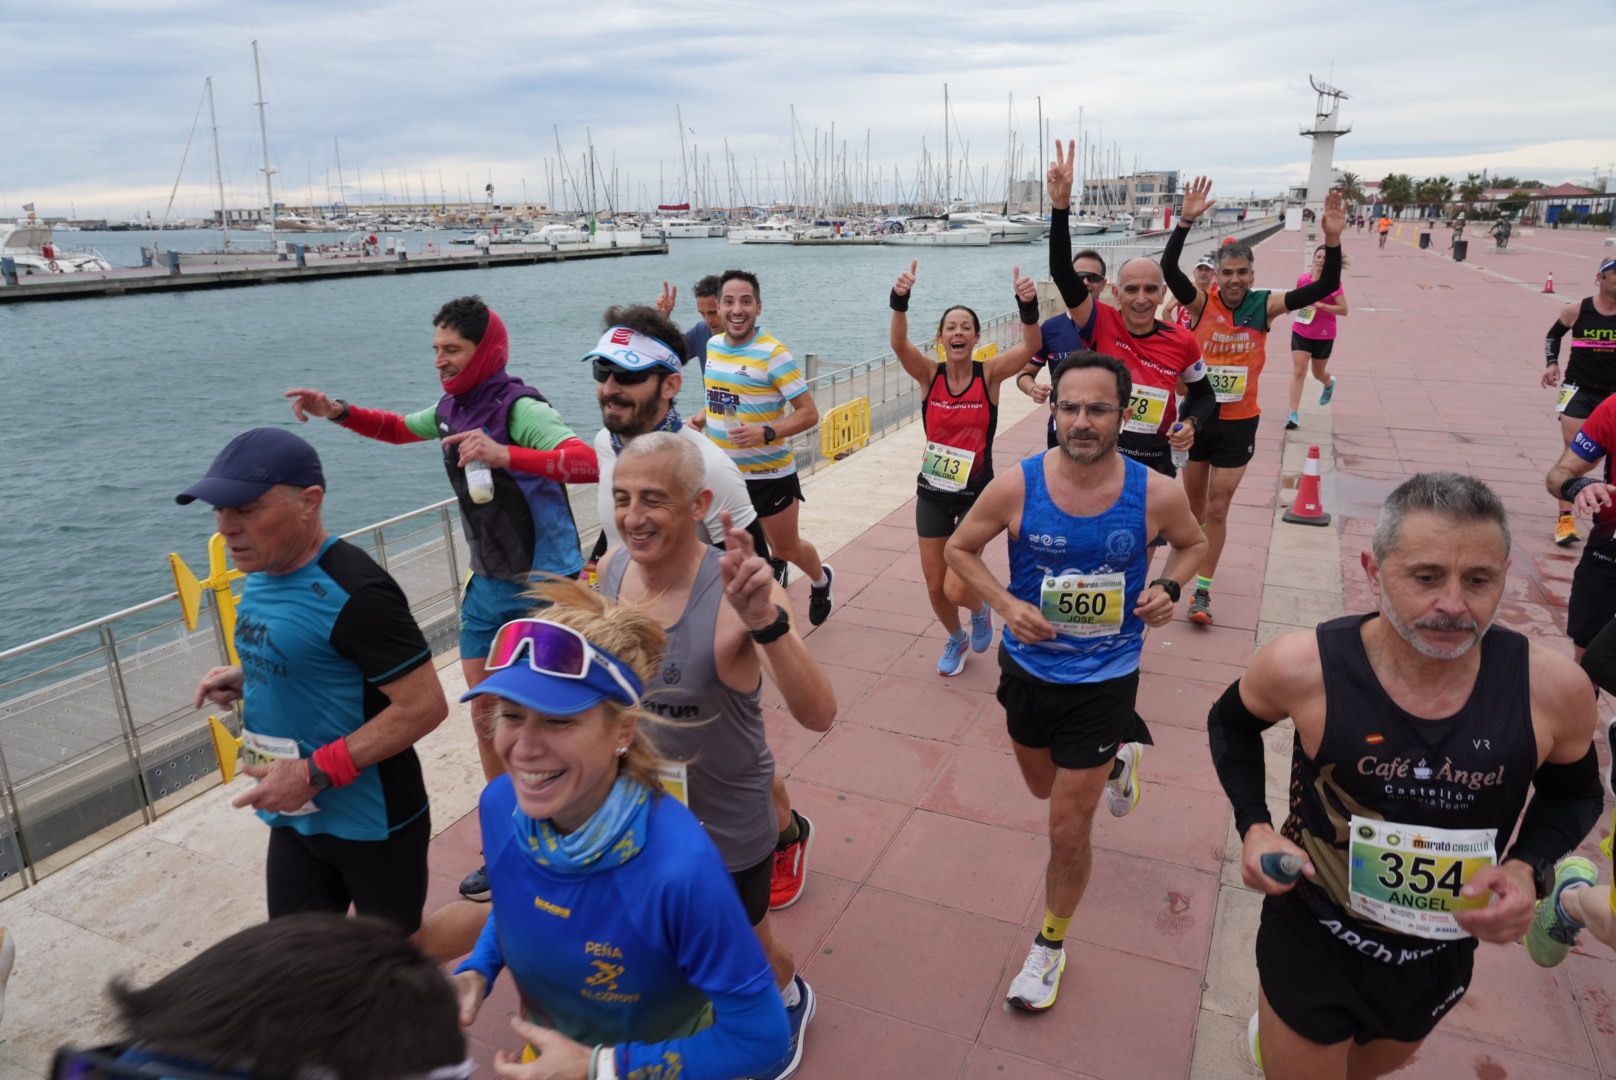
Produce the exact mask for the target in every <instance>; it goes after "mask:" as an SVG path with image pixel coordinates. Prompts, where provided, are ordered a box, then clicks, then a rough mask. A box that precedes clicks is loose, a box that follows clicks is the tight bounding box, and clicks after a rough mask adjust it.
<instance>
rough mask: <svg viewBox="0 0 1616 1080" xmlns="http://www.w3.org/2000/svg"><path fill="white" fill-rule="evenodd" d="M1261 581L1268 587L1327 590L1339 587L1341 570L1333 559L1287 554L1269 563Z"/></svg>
mask: <svg viewBox="0 0 1616 1080" xmlns="http://www.w3.org/2000/svg"><path fill="white" fill-rule="evenodd" d="M1263 581H1264V583H1265V584H1266V586H1267V587H1268V588H1269V589H1272V588H1273V587H1274V586H1276V585H1279V586H1288V587H1290V588H1293V589H1317V590H1321V591H1325V592H1329V591H1333V590H1334V589H1336V588H1339V587H1340V583H1341V571H1340V568H1339V563H1338V562H1337V561H1336V560H1334V559H1305V558H1302V557H1301V556H1299V555H1287V556H1285V557H1284V558H1282V559H1275V560H1274V561H1273V562H1272V563H1271V564H1269V567H1268V570H1267V573H1266V574H1264V576H1263Z"/></svg>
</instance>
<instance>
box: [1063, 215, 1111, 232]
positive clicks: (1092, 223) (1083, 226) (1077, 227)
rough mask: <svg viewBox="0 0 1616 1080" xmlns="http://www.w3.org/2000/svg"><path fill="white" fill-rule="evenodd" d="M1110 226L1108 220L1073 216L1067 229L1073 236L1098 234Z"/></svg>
mask: <svg viewBox="0 0 1616 1080" xmlns="http://www.w3.org/2000/svg"><path fill="white" fill-rule="evenodd" d="M1110 227H1111V223H1110V222H1108V221H1101V220H1100V219H1099V218H1093V217H1080V218H1073V219H1072V221H1071V226H1070V229H1069V231H1070V232H1071V234H1072V235H1073V236H1098V235H1100V234H1101V233H1103V232H1105V231H1106V230H1107V229H1109V228H1110Z"/></svg>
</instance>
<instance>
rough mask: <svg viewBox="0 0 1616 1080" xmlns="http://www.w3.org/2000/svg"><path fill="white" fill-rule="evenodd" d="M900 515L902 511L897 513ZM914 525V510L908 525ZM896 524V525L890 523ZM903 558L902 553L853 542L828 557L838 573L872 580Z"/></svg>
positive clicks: (910, 514) (911, 511) (910, 513)
mask: <svg viewBox="0 0 1616 1080" xmlns="http://www.w3.org/2000/svg"><path fill="white" fill-rule="evenodd" d="M899 512H900V513H902V511H899ZM913 523H914V510H913V509H912V508H911V509H910V510H909V524H910V525H913ZM892 524H897V523H895V522H894V523H892ZM903 557H904V554H903V552H902V551H901V550H900V551H894V550H893V549H891V548H884V547H875V546H873V545H871V544H864V543H860V542H858V541H854V542H853V543H851V544H848V545H847V546H846V547H844V548H842V549H841V550H840V551H838V552H837V553H836V554H835V555H832V556H831V557H830V562H831V565H833V566H835V567H836V570H837V572H838V573H840V572H842V571H846V572H847V573H850V574H863V575H866V576H868V577H872V578H879V577H882V576H884V575H885V574H886V571H887V570H888V568H890V567H891V566H892V564H893V563H894V562H897V561H898V560H899V559H902V558H903Z"/></svg>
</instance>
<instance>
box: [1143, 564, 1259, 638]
mask: <svg viewBox="0 0 1616 1080" xmlns="http://www.w3.org/2000/svg"><path fill="white" fill-rule="evenodd" d="M1222 576H1223V571H1222V570H1221V569H1220V570H1219V571H1218V577H1219V578H1222ZM1191 589H1192V590H1193V585H1192V586H1191ZM1212 594H1213V595H1212V607H1213V610H1214V612H1215V613H1216V615H1217V620H1218V625H1219V626H1221V627H1224V628H1226V629H1234V630H1243V631H1245V632H1246V633H1248V634H1249V633H1251V632H1252V631H1254V630H1256V629H1257V624H1258V622H1259V621H1261V616H1260V614H1259V613H1260V612H1261V610H1262V601H1261V600H1260V599H1258V598H1257V597H1255V596H1241V595H1240V594H1239V593H1233V592H1224V591H1223V589H1222V588H1221V587H1219V588H1216V589H1213V590H1212ZM1192 595H1193V592H1186V593H1185V594H1184V595H1183V596H1182V597H1181V598H1180V600H1181V602H1180V603H1179V605H1178V609H1177V610H1176V611H1175V612H1174V613H1173V621H1174V622H1175V623H1188V621H1189V615H1188V612H1189V606H1190V597H1191V596H1192ZM1151 632H1152V633H1153V632H1154V631H1151ZM1147 636H1148V634H1147Z"/></svg>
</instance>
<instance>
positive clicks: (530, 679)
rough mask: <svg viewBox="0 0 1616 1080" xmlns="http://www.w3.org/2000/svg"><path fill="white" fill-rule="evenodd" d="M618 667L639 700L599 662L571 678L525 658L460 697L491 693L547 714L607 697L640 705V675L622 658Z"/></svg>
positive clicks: (568, 712) (570, 712) (569, 711)
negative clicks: (629, 697) (539, 667)
mask: <svg viewBox="0 0 1616 1080" xmlns="http://www.w3.org/2000/svg"><path fill="white" fill-rule="evenodd" d="M618 670H619V671H620V672H621V673H622V674H623V677H624V679H625V680H626V681H627V682H628V684H629V685H630V686H631V687H632V688H633V689H634V691H635V698H636V700H634V701H629V700H626V696H625V694H624V693H623V687H622V686H621V685H619V684H618V682H617V680H616V679H614V678H612V673H611V672H610V671H608V670H606V668H604V667H603V666H602V665H601V664H600V663H598V662H595V663H591V664H590V665H589V670H588V671H587V672H585V673H584V676H583V678H581V679H569V678H566V677H564V676H561V675H549V674H545V673H543V672H538V671H534V670H533V669H532V668H531V667H529V666H528V665H527V664H525V663H523V662H522V661H517V662H516V663H515V664H512V665H511V666H510V667H506V668H501V669H499V670H498V671H496V672H494V673H493V674H491V675H489V676H488V677H487V678H486V679H484V680H483V681H482V682H480V683H478V684H477V685H476V686H474V687H472V688H471V689H470V690H467V691H466V692H465V693H464V694H462V695H460V700H461V701H470V700H471V699H472V698H474V697H480V696H482V695H484V694H492V695H494V696H495V697H502V698H504V699H506V700H507V701H514V702H516V704H518V705H524V706H526V707H527V708H529V709H532V710H533V711H534V712H541V713H544V714H545V715H546V716H576V715H577V714H579V713H581V712H583V711H584V710H586V709H589V708H592V707H594V706H595V705H598V704H600V703H601V702H602V701H605V700H607V699H611V700H613V701H618V702H621V703H622V704H624V705H637V704H638V703H639V702H638V700H637V699H638V697H639V696H640V694H642V693H643V692H644V691H643V688H642V687H641V685H640V680H639V678H638V677H637V676H636V675H635V674H634V672H633V670H632V669H631V668H629V667H628V666H627V665H626V664H623V663H622V662H621V661H619V662H618Z"/></svg>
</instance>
